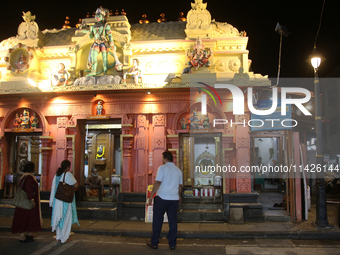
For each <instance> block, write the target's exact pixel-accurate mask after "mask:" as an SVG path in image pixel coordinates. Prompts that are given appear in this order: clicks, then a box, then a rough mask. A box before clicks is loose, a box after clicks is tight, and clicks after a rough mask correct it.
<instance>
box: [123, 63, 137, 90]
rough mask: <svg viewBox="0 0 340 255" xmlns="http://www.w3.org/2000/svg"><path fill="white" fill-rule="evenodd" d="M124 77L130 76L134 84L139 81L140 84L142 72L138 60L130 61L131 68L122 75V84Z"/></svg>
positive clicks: (124, 80) (124, 81)
mask: <svg viewBox="0 0 340 255" xmlns="http://www.w3.org/2000/svg"><path fill="white" fill-rule="evenodd" d="M126 76H131V77H132V78H133V80H134V82H135V84H138V83H139V80H140V81H141V82H142V71H141V70H140V68H139V60H138V59H136V58H134V59H133V60H132V66H131V67H130V68H129V70H128V71H127V72H126V73H124V75H123V83H126Z"/></svg>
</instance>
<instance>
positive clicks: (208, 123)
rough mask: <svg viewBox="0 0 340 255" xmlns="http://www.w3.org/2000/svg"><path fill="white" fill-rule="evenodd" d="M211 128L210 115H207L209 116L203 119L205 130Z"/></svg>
mask: <svg viewBox="0 0 340 255" xmlns="http://www.w3.org/2000/svg"><path fill="white" fill-rule="evenodd" d="M210 127H211V123H210V121H209V115H208V113H207V115H205V117H204V118H203V128H209V129H210Z"/></svg>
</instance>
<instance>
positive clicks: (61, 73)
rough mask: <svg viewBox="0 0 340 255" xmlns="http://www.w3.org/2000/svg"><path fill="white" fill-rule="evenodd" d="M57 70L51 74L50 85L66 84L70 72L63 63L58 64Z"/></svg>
mask: <svg viewBox="0 0 340 255" xmlns="http://www.w3.org/2000/svg"><path fill="white" fill-rule="evenodd" d="M58 69H59V70H58V71H57V72H56V73H54V74H52V75H51V85H52V86H62V85H64V86H66V85H67V82H68V79H69V77H70V74H69V73H68V72H67V70H66V68H65V65H64V64H63V63H60V64H59V65H58Z"/></svg>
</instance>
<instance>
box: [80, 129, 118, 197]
mask: <svg viewBox="0 0 340 255" xmlns="http://www.w3.org/2000/svg"><path fill="white" fill-rule="evenodd" d="M85 133H86V135H85V151H84V170H83V171H84V182H83V185H82V186H83V187H82V198H83V200H86V201H112V200H113V199H114V198H116V196H117V193H118V190H119V184H120V174H121V143H120V135H121V124H107V123H96V124H92V123H87V124H85ZM94 169H95V170H94Z"/></svg>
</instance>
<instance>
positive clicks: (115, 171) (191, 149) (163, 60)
mask: <svg viewBox="0 0 340 255" xmlns="http://www.w3.org/2000/svg"><path fill="white" fill-rule="evenodd" d="M191 6H192V9H191V10H190V11H189V12H188V14H187V17H186V21H176V22H161V23H146V24H130V23H129V21H128V19H127V17H126V16H124V15H118V16H112V17H109V18H107V24H109V26H110V28H111V31H112V38H113V40H114V45H115V47H116V54H117V57H118V59H119V61H120V63H121V64H122V66H123V69H122V70H121V69H119V68H114V67H112V68H109V69H108V70H107V73H106V74H105V75H103V74H100V75H97V76H87V74H88V73H87V70H88V66H87V59H88V56H89V53H90V50H91V45H92V43H93V39H92V38H90V37H89V36H88V33H89V27H91V26H92V25H94V24H95V22H96V21H95V19H94V18H85V19H83V24H81V25H79V26H78V27H77V28H69V29H61V30H45V31H40V30H39V26H38V24H37V23H36V22H35V21H34V17H33V16H32V15H31V14H30V13H25V14H24V16H23V18H24V22H23V23H22V24H21V25H20V26H19V29H18V35H17V36H15V37H11V38H8V39H6V40H4V41H2V42H1V43H0V78H1V86H0V94H1V95H0V97H1V100H0V173H1V182H0V190H3V189H4V184H5V176H6V175H8V174H15V173H20V172H21V170H22V166H23V164H24V163H25V162H26V161H27V160H30V161H33V162H34V163H35V164H36V173H37V174H40V175H41V179H40V187H41V190H42V191H49V190H50V188H51V182H52V180H53V177H54V175H55V172H56V169H57V167H58V166H59V165H60V163H61V161H62V160H64V159H69V160H70V161H71V163H72V171H73V173H74V175H75V177H76V179H77V180H78V182H79V183H80V185H82V184H83V183H84V180H85V178H86V176H88V174H89V171H90V169H91V168H93V167H97V168H98V170H99V174H100V175H101V176H102V177H103V178H104V180H105V184H106V185H111V184H112V180H113V179H112V176H115V177H116V176H119V177H120V181H119V183H120V192H121V193H133V192H135V193H145V192H146V190H147V187H148V185H151V184H152V183H153V182H154V179H155V177H156V174H157V169H158V167H159V166H160V165H161V164H162V161H161V158H162V152H163V151H164V150H169V151H171V152H172V153H173V155H174V162H175V164H177V165H178V167H179V168H180V169H181V170H182V171H183V180H184V187H185V188H186V194H187V195H188V196H195V195H197V192H201V194H200V195H202V194H203V193H204V194H205V195H206V196H209V194H210V196H212V197H214V196H215V190H213V191H209V188H208V187H209V186H214V183H215V182H216V180H217V181H220V186H221V188H220V190H219V192H221V193H219V197H220V198H221V201H222V202H223V204H224V205H225V206H224V210H225V214H228V213H229V211H228V210H229V209H228V208H229V207H228V205H229V203H231V200H230V195H231V193H232V194H233V195H234V197H238V198H237V199H235V198H234V200H233V201H234V202H242V199H243V202H245V203H248V204H249V203H250V202H254V204H256V203H257V201H256V195H254V192H253V193H252V184H251V175H250V173H241V172H234V173H232V172H228V171H227V172H220V173H212V172H207V173H205V172H204V173H202V172H200V173H197V172H195V167H196V166H200V167H206V166H209V165H216V164H218V165H220V166H236V167H237V168H240V167H241V166H249V165H250V164H251V162H250V157H251V155H250V154H251V147H250V146H251V145H250V143H251V138H250V132H249V131H250V130H249V126H247V125H243V124H242V123H244V122H248V120H249V119H250V114H249V110H248V109H247V107H245V112H244V114H238V115H235V114H233V96H232V93H231V92H230V91H229V90H226V89H217V88H216V89H214V88H215V84H231V85H234V86H237V87H239V88H240V89H243V90H244V89H247V87H252V88H255V87H259V88H263V87H268V86H270V85H271V84H270V81H269V80H268V78H267V77H263V76H262V75H260V74H255V73H253V72H251V71H250V66H251V60H250V59H249V58H248V55H249V51H248V50H247V43H248V37H247V35H246V32H244V31H243V32H240V31H238V30H237V28H235V27H233V26H232V25H231V24H228V23H220V22H216V21H214V20H212V19H211V15H210V12H209V11H208V10H207V4H206V3H202V1H197V0H195V3H192V4H191ZM134 59H137V60H138V68H137V69H138V70H139V72H140V75H139V76H138V79H137V81H136V79H135V78H134V77H135V76H133V75H131V76H129V75H128V76H127V77H126V81H125V80H124V78H123V74H124V73H126V72H129V70H130V68H131V65H132V64H133V62H134ZM114 62H115V59H114V57H113V56H112V55H109V56H108V63H109V65H111V64H112V63H114ZM136 63H137V62H136ZM102 65H103V60H102V56H101V55H100V54H99V55H98V69H101V66H102ZM98 69H97V70H98ZM131 70H132V69H131ZM58 73H59V74H60V73H64V74H65V77H66V79H64V78H65V77H64V76H63V77H64V78H63V79H64V80H63V79H59V78H58ZM134 75H136V74H134ZM56 77H57V78H56ZM58 79H59V80H58ZM58 81H59V84H58ZM211 88H213V89H211ZM202 95H206V97H205V98H206V106H207V107H206V113H205V112H203V110H204V109H203V108H202ZM209 95H210V96H209ZM246 100H247V96H246V94H245V97H244V102H246ZM98 105H100V107H98ZM99 109H100V112H99V111H98V110H99ZM214 119H220V120H221V119H223V120H229V121H228V124H219V125H215V126H214V125H213V124H214ZM230 122H232V123H236V124H234V125H230ZM204 186H206V188H202V187H204ZM198 187H200V188H198ZM213 193H214V194H213ZM238 199H239V200H238ZM249 201H250V202H249ZM254 204H253V205H254ZM254 208H255V207H254ZM228 217H229V216H228V215H226V216H225V217H224V219H225V220H227V219H228ZM261 217H262V216H261V215H260V216H259V218H261ZM261 219H262V218H261Z"/></svg>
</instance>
